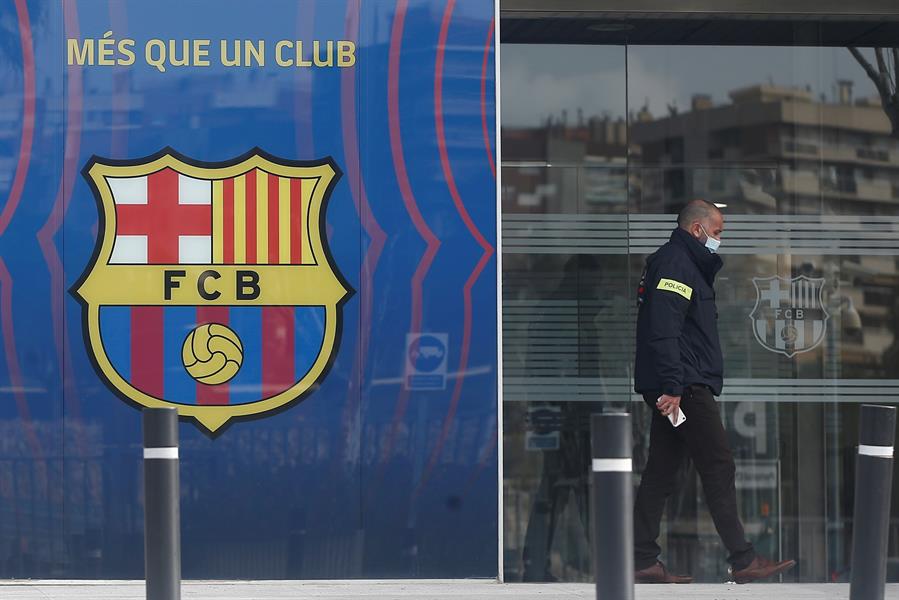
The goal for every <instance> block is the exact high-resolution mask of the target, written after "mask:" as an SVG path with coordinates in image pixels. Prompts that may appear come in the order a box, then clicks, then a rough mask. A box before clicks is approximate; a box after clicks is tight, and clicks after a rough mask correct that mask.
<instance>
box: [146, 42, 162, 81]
mask: <svg viewBox="0 0 899 600" xmlns="http://www.w3.org/2000/svg"><path fill="white" fill-rule="evenodd" d="M154 49H155V52H154ZM144 58H145V59H146V60H147V64H148V65H151V66H153V67H156V68H157V69H158V70H159V72H160V73H165V42H163V41H162V40H150V41H149V42H147V45H146V46H145V48H144Z"/></svg>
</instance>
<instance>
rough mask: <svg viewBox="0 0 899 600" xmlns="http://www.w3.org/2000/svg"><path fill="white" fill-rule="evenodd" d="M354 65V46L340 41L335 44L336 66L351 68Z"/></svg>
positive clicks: (351, 43)
mask: <svg viewBox="0 0 899 600" xmlns="http://www.w3.org/2000/svg"><path fill="white" fill-rule="evenodd" d="M355 64H356V44H355V43H353V42H348V41H345V40H341V41H339V42H337V66H338V67H352V66H353V65H355Z"/></svg>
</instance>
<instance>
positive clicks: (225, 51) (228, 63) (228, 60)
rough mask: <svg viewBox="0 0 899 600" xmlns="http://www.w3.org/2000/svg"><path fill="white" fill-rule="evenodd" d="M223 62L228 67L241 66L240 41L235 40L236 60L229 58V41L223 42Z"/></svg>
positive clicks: (221, 46)
mask: <svg viewBox="0 0 899 600" xmlns="http://www.w3.org/2000/svg"><path fill="white" fill-rule="evenodd" d="M220 48H221V62H222V64H223V65H224V66H226V67H239V66H240V40H234V58H230V57H229V56H228V41H227V40H222V42H221V45H220Z"/></svg>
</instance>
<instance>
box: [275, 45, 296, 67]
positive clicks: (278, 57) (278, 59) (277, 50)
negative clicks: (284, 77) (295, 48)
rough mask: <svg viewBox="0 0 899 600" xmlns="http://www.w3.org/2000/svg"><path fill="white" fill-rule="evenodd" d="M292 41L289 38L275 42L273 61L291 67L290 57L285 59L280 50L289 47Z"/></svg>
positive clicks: (280, 65)
mask: <svg viewBox="0 0 899 600" xmlns="http://www.w3.org/2000/svg"><path fill="white" fill-rule="evenodd" d="M292 45H293V43H292V42H291V41H290V40H281V41H280V42H278V43H277V44H275V62H276V63H278V66H279V67H292V66H293V61H292V60H291V59H289V58H288V59H285V58H284V54H283V53H282V52H281V51H282V50H284V49H285V48H290V47H291V46H292Z"/></svg>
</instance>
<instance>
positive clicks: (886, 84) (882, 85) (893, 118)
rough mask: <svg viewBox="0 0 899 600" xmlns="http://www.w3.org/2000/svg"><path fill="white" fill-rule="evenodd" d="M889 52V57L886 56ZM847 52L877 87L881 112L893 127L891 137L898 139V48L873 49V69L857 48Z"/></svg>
mask: <svg viewBox="0 0 899 600" xmlns="http://www.w3.org/2000/svg"><path fill="white" fill-rule="evenodd" d="M887 50H889V53H890V54H889V56H887V55H886V53H887ZM849 52H851V53H852V56H854V57H855V60H857V61H858V64H860V65H861V66H862V68H863V69H864V70H865V73H867V74H868V77H869V78H870V79H871V81H873V82H874V85H875V86H876V87H877V93H878V94H880V100H881V102H882V103H883V110H884V112H886V115H887V117H888V118H889V119H890V125H892V127H893V135H894V136H896V137H899V94H897V90H896V83H897V82H896V72H897V68H899V48H889V49H886V48H874V57H875V59H876V61H877V67H876V68H875V67H874V65H872V64H871V62H870V61H869V60H868V59H867V58H865V57H864V56H863V55H862V53H861V51H859V49H858V48H849Z"/></svg>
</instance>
